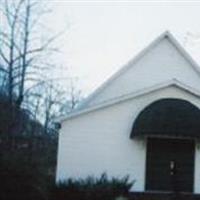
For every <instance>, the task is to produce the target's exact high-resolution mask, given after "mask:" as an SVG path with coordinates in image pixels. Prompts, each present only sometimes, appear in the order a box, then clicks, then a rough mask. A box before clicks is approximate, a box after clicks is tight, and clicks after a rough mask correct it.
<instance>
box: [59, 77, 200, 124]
mask: <svg viewBox="0 0 200 200" xmlns="http://www.w3.org/2000/svg"><path fill="white" fill-rule="evenodd" d="M170 86H175V87H177V88H179V89H181V90H184V91H186V92H188V93H190V94H192V95H194V96H197V97H200V91H199V90H196V89H194V88H192V87H190V86H188V85H186V84H184V83H182V82H180V81H178V80H177V79H171V80H169V81H167V82H163V83H160V84H155V85H154V86H151V87H148V88H144V89H142V90H139V91H136V92H133V93H130V94H127V95H122V96H120V97H118V98H114V99H110V100H108V101H104V102H102V103H100V104H97V105H95V106H92V107H89V108H85V109H83V110H79V111H76V112H74V113H71V114H70V115H68V116H66V117H62V118H60V119H58V120H57V121H59V122H63V121H65V120H69V119H72V118H75V117H78V116H80V115H84V114H87V113H90V112H93V111H96V110H99V109H101V108H106V107H109V106H112V105H115V104H118V103H121V102H124V101H128V100H130V99H133V98H136V97H139V96H143V95H146V94H149V93H151V92H154V91H158V90H160V89H164V88H167V87H170Z"/></svg>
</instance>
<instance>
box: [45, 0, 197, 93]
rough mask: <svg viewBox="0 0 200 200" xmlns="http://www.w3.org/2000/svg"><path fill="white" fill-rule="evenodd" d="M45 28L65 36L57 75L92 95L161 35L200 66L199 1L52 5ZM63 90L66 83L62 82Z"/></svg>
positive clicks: (61, 0) (60, 0)
mask: <svg viewBox="0 0 200 200" xmlns="http://www.w3.org/2000/svg"><path fill="white" fill-rule="evenodd" d="M49 2H50V6H51V8H52V13H51V14H50V15H49V16H48V19H47V23H48V26H49V27H50V28H51V30H52V31H55V32H56V31H57V32H59V31H64V34H62V36H61V37H60V39H59V41H58V46H59V49H60V51H61V53H60V54H59V55H58V57H57V58H56V60H57V62H58V63H59V65H61V66H62V70H61V71H60V72H58V74H57V75H58V76H60V77H62V79H65V77H68V76H69V74H70V76H74V77H78V79H79V86H80V88H81V89H82V91H83V93H84V94H89V93H91V92H92V91H93V90H94V89H96V88H97V87H98V86H99V85H101V84H102V83H103V82H104V81H105V80H106V79H107V78H108V77H110V76H111V75H112V74H113V73H114V72H116V71H117V70H118V69H120V68H121V67H122V66H123V65H124V64H126V63H127V62H128V61H129V60H130V59H132V58H133V57H134V56H135V55H137V53H138V52H139V51H141V50H142V49H143V48H145V47H146V46H147V45H148V44H149V43H150V42H151V41H152V40H154V39H155V38H156V37H158V36H159V35H160V34H162V32H164V31H166V30H169V31H170V32H171V33H172V34H173V35H174V36H175V37H176V38H177V40H178V41H179V42H180V43H181V44H182V45H183V46H184V47H185V48H186V50H187V51H188V52H189V53H190V54H191V55H192V56H193V57H194V58H195V59H196V60H197V62H199V63H200V20H199V19H200V2H199V3H198V1H178V0H177V1H162V0H160V1H119V0H118V1H76V0H74V1H67V0H51V1H49ZM63 87H65V83H64V82H63Z"/></svg>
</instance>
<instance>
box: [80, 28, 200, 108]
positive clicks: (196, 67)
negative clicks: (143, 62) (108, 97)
mask: <svg viewBox="0 0 200 200" xmlns="http://www.w3.org/2000/svg"><path fill="white" fill-rule="evenodd" d="M165 38H167V39H168V40H169V41H170V42H171V43H172V44H173V46H174V47H175V48H176V49H177V50H178V52H180V54H181V55H182V56H183V57H184V58H185V59H186V60H187V61H188V62H189V63H190V64H191V66H192V67H193V69H194V70H195V71H196V72H197V74H198V75H200V67H199V65H198V64H197V63H196V62H195V61H194V59H193V58H192V57H191V56H190V55H189V54H188V53H187V52H186V50H185V49H184V48H183V47H182V46H181V44H180V43H179V42H178V41H177V40H176V39H175V38H174V36H173V35H172V34H171V33H170V32H169V31H165V32H164V33H162V34H161V35H160V36H159V37H158V38H157V39H155V40H154V41H153V42H151V43H150V44H149V45H148V46H147V47H146V48H145V49H143V50H142V51H141V52H140V53H139V54H138V55H137V56H136V57H135V58H134V59H132V60H130V61H129V62H128V63H127V64H126V65H125V66H124V67H122V68H121V69H120V70H119V71H117V72H116V73H115V74H113V75H112V76H111V77H110V78H109V79H108V80H107V81H105V82H104V83H103V84H102V85H101V86H100V87H99V88H97V89H96V90H95V91H94V92H93V93H92V94H91V95H89V96H88V98H86V99H85V100H84V101H83V103H82V104H80V105H79V106H78V108H77V110H82V109H86V108H87V107H88V104H89V103H90V102H91V101H92V100H93V99H94V98H96V96H97V95H98V94H100V93H101V92H102V91H103V90H104V89H105V88H106V87H108V86H109V85H110V84H111V83H112V82H113V81H114V80H115V79H117V78H118V77H119V76H120V75H121V74H123V73H124V72H126V71H127V70H128V69H129V68H131V67H133V65H134V64H135V63H136V62H137V61H138V60H139V59H140V58H141V57H143V56H144V55H145V54H146V53H147V52H149V51H150V50H151V49H153V48H154V47H155V46H156V45H157V44H158V43H159V42H160V41H161V40H163V39H165Z"/></svg>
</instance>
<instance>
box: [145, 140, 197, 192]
mask: <svg viewBox="0 0 200 200" xmlns="http://www.w3.org/2000/svg"><path fill="white" fill-rule="evenodd" d="M193 182H194V141H192V140H183V139H158V138H149V139H148V142H147V160H146V190H150V191H152V190H153V191H184V192H193Z"/></svg>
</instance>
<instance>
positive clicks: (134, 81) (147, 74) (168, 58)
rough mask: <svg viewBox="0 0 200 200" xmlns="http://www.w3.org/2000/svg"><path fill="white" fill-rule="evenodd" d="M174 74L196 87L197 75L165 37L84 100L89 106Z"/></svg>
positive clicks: (159, 81) (148, 85)
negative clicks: (93, 95) (88, 98)
mask: <svg viewBox="0 0 200 200" xmlns="http://www.w3.org/2000/svg"><path fill="white" fill-rule="evenodd" d="M173 78H176V79H177V80H179V81H181V82H182V83H184V84H186V85H189V86H191V87H193V88H196V89H199V85H200V76H199V74H198V73H197V72H196V71H195V70H194V68H193V67H192V66H191V63H189V62H188V61H187V60H186V59H185V58H184V57H183V55H182V54H181V53H180V51H178V50H177V48H176V47H175V46H174V44H172V42H171V41H170V39H169V38H168V37H164V38H163V39H162V40H161V41H160V42H159V43H158V44H157V45H155V46H154V47H153V48H151V49H150V50H149V51H148V52H147V53H145V54H144V55H143V56H142V57H140V59H139V60H137V62H134V63H132V64H131V63H130V67H129V68H128V70H126V71H124V72H123V73H122V74H120V75H119V76H118V77H117V78H115V79H114V80H112V82H111V83H110V84H108V85H106V87H105V88H104V89H103V90H101V92H100V93H98V95H96V96H95V98H92V99H91V100H90V101H88V105H87V106H92V105H95V104H98V103H100V102H103V101H107V100H109V99H112V98H116V97H118V96H121V95H124V94H129V93H132V92H134V91H138V90H141V89H143V88H148V87H150V86H153V85H155V84H158V83H161V82H165V81H168V80H170V79H173Z"/></svg>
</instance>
